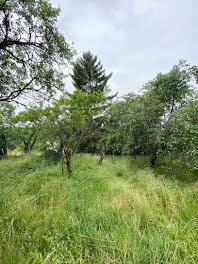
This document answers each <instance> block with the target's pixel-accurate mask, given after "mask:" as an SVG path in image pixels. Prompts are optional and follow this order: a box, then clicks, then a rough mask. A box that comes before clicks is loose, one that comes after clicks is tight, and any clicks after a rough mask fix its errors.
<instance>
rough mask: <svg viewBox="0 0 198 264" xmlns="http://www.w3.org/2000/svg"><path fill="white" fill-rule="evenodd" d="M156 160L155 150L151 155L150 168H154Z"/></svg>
mask: <svg viewBox="0 0 198 264" xmlns="http://www.w3.org/2000/svg"><path fill="white" fill-rule="evenodd" d="M156 160H157V150H156V149H155V150H153V152H152V154H151V168H154V167H155V163H156Z"/></svg>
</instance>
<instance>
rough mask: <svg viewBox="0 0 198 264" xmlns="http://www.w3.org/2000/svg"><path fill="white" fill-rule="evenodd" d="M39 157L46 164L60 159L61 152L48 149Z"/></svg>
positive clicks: (54, 162)
mask: <svg viewBox="0 0 198 264" xmlns="http://www.w3.org/2000/svg"><path fill="white" fill-rule="evenodd" d="M41 158H42V159H43V160H44V161H45V162H46V163H47V164H56V163H58V162H59V160H60V159H61V154H60V153H58V152H56V151H55V150H51V149H48V150H46V151H45V152H44V153H43V154H42V155H41Z"/></svg>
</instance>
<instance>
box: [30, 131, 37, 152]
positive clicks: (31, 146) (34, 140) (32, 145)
mask: <svg viewBox="0 0 198 264" xmlns="http://www.w3.org/2000/svg"><path fill="white" fill-rule="evenodd" d="M36 140H37V135H35V136H34V139H33V141H32V144H31V145H30V147H29V151H32V149H33V147H34V145H35V143H36Z"/></svg>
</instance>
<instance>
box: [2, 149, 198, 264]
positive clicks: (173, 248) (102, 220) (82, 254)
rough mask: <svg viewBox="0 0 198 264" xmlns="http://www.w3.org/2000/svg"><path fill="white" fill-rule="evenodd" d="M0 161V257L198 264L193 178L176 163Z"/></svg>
mask: <svg viewBox="0 0 198 264" xmlns="http://www.w3.org/2000/svg"><path fill="white" fill-rule="evenodd" d="M97 161H98V157H96V156H91V155H80V154H78V155H76V156H75V159H74V175H73V178H68V177H66V176H65V177H64V176H62V175H61V165H60V164H58V165H52V166H46V164H43V163H41V162H40V161H39V158H38V156H36V155H26V156H18V157H17V156H10V157H9V158H8V159H6V160H1V161H0V188H1V189H0V241H1V242H0V263H2V264H8V263H9V264H10V263H12V264H17V263H20V264H23V263H24V264H30V263H31V264H33V263H34V264H41V263H46V264H51V263H53V264H54V263H55V264H59V263H64V264H65V263H105V264H106V263H109V264H110V263H115V264H116V263H125V264H129V263H135V264H136V263H137V264H138V263H141V264H143V263H144V264H148V263H198V243H197V242H198V225H197V221H198V210H197V208H198V182H197V179H198V176H196V175H195V172H193V171H190V170H189V169H188V168H187V167H185V166H182V165H181V163H179V162H178V161H168V160H161V161H160V160H159V162H158V164H157V167H156V169H155V171H153V170H151V169H149V168H148V167H147V160H146V159H145V158H143V157H141V158H137V159H132V158H127V157H113V156H109V157H106V158H105V160H104V163H103V165H102V166H98V165H97Z"/></svg>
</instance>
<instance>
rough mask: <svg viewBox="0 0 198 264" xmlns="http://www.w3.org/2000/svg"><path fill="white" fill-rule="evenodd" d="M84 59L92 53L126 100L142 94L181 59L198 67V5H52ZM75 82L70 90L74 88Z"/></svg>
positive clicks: (169, 1) (189, 0) (121, 1)
mask: <svg viewBox="0 0 198 264" xmlns="http://www.w3.org/2000/svg"><path fill="white" fill-rule="evenodd" d="M51 2H52V4H53V6H56V7H58V6H59V7H60V8H61V10H62V11H61V14H60V16H59V18H58V27H59V30H60V31H61V32H62V33H63V34H64V35H65V38H66V41H68V42H69V43H71V42H73V43H74V48H75V49H76V51H77V53H78V56H81V55H82V53H83V52H86V51H91V52H92V53H93V54H95V55H97V56H98V58H99V59H100V60H101V62H102V64H103V67H104V69H105V70H106V73H107V74H109V73H110V72H112V73H113V76H112V77H111V79H110V80H109V86H110V88H111V90H112V92H113V93H115V92H118V94H119V95H120V96H122V95H124V94H127V93H130V92H138V91H140V89H141V88H142V86H143V85H144V84H145V83H146V82H147V81H149V80H152V79H153V78H154V77H155V76H156V75H157V74H158V73H159V72H162V73H166V72H168V71H169V70H171V68H172V67H173V65H174V64H177V63H178V62H179V60H180V59H186V60H187V61H188V62H189V63H191V64H196V65H198V29H197V26H198V15H197V14H198V0H51ZM71 87H72V83H71V80H69V79H68V80H67V81H66V89H69V90H70V89H71Z"/></svg>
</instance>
